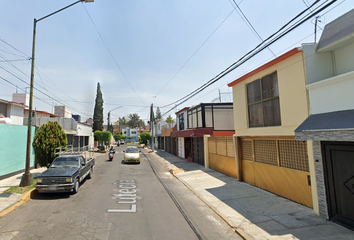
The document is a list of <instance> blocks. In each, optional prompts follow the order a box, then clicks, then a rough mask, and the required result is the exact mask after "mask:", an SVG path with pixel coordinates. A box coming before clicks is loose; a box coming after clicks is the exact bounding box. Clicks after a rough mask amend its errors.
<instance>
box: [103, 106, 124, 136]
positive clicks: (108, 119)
mask: <svg viewBox="0 0 354 240" xmlns="http://www.w3.org/2000/svg"><path fill="white" fill-rule="evenodd" d="M121 107H123V106H119V107H116V108H113V109H112V110H111V111H109V112H108V118H107V121H108V123H107V130H108V131H109V132H110V129H109V125H110V124H111V112H112V111H113V110H116V109H118V108H121Z"/></svg>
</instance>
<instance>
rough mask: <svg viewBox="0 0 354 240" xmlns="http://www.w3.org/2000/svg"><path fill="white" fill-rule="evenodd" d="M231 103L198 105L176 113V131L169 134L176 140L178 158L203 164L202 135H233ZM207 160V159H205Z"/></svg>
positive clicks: (203, 144) (203, 147) (203, 142)
mask: <svg viewBox="0 0 354 240" xmlns="http://www.w3.org/2000/svg"><path fill="white" fill-rule="evenodd" d="M232 105H233V104H232V103H200V104H199V105H196V106H193V107H190V108H183V109H182V110H180V111H178V112H177V113H176V119H177V131H173V132H171V137H172V138H177V143H178V144H177V149H178V153H177V154H178V156H179V157H181V158H184V159H187V160H188V161H193V162H196V163H198V164H201V165H205V164H206V165H208V162H205V157H207V156H205V153H204V150H205V145H206V144H208V143H207V142H205V141H204V135H209V136H213V137H216V136H218V137H226V136H229V137H231V136H232V135H233V134H234V130H233V128H234V126H233V118H234V116H233V110H232V108H233V107H232ZM206 159H208V158H206Z"/></svg>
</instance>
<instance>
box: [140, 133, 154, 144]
mask: <svg viewBox="0 0 354 240" xmlns="http://www.w3.org/2000/svg"><path fill="white" fill-rule="evenodd" d="M150 138H151V135H150V133H149V132H143V133H140V138H139V143H140V144H145V145H146V142H147V141H148V140H150Z"/></svg>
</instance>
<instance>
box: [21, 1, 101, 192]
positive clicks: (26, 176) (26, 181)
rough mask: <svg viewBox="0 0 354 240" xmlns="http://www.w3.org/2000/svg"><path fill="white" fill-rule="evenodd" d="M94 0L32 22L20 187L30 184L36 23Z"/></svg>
mask: <svg viewBox="0 0 354 240" xmlns="http://www.w3.org/2000/svg"><path fill="white" fill-rule="evenodd" d="M93 1H94V0H78V1H76V2H74V3H72V4H70V5H68V6H66V7H64V8H61V9H59V10H57V11H55V12H53V13H51V14H48V15H46V16H44V17H42V18H40V19H38V20H37V19H34V20H33V40H32V57H31V80H30V99H29V107H28V125H27V144H26V165H25V173H24V174H23V175H22V178H21V182H20V187H25V186H29V185H31V183H32V174H31V172H30V161H31V148H32V146H31V140H32V109H33V87H34V60H35V50H36V48H35V47H36V27H37V22H39V21H41V20H43V19H46V18H47V17H50V16H52V15H54V14H56V13H58V12H61V11H63V10H64V9H67V8H69V7H71V6H73V5H75V4H77V3H79V2H93Z"/></svg>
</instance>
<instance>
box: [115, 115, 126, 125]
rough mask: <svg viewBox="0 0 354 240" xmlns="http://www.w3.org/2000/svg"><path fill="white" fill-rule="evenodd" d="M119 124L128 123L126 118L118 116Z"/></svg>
mask: <svg viewBox="0 0 354 240" xmlns="http://www.w3.org/2000/svg"><path fill="white" fill-rule="evenodd" d="M117 122H119V125H128V122H127V119H125V117H121V118H118V121H117Z"/></svg>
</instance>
